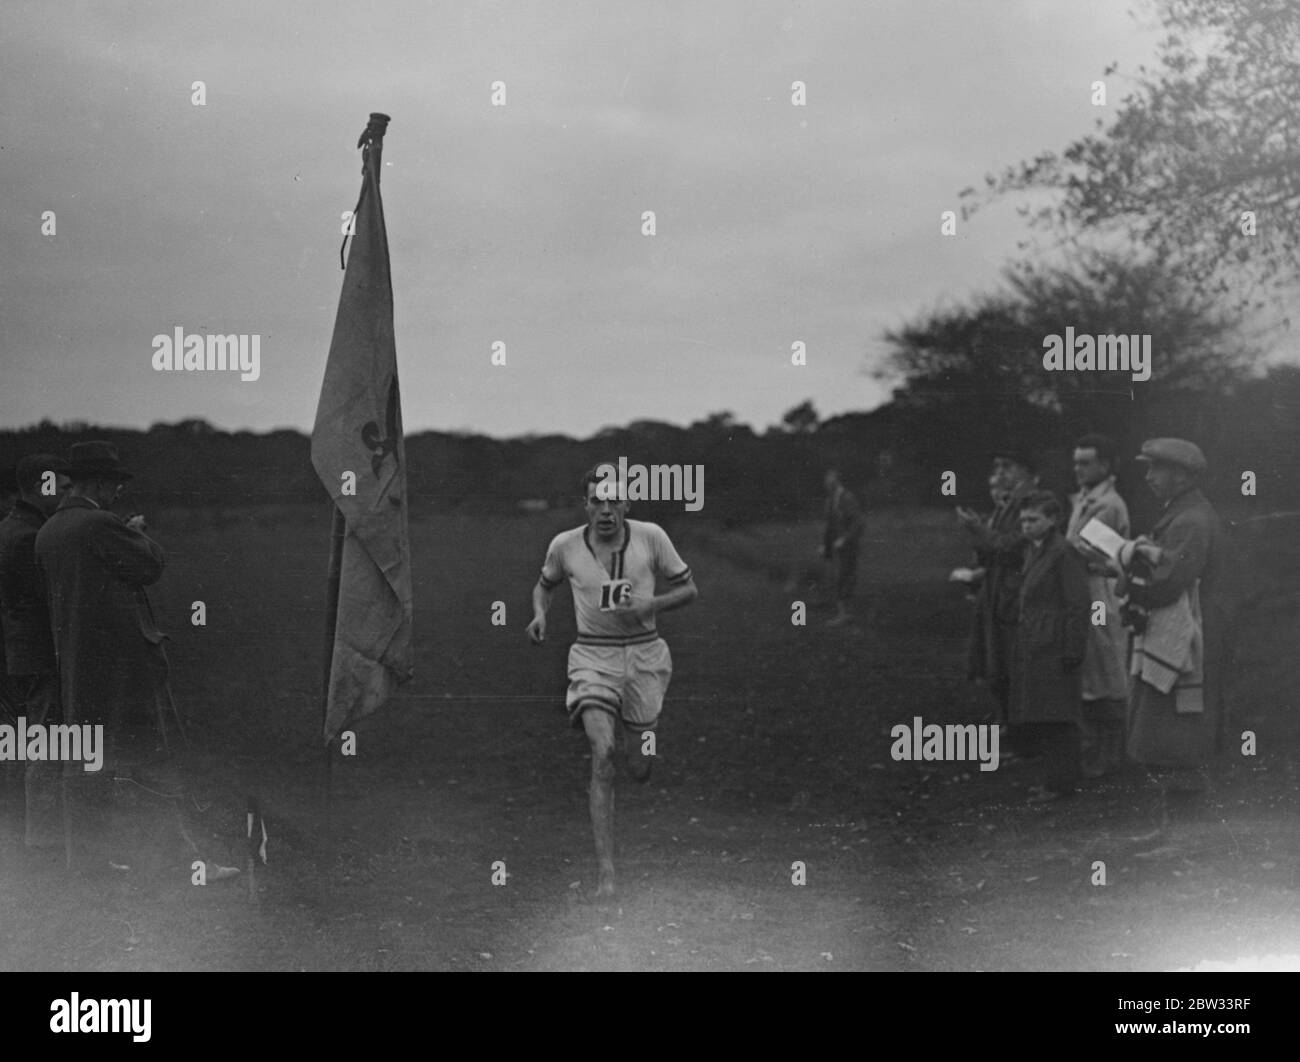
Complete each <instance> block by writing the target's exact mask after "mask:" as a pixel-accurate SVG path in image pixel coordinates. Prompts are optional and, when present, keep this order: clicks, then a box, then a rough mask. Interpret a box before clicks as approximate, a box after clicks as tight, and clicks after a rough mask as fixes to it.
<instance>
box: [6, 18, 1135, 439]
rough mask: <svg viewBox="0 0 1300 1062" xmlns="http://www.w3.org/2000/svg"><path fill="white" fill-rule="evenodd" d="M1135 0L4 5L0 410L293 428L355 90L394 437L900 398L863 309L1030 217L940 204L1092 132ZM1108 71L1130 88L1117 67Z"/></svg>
mask: <svg viewBox="0 0 1300 1062" xmlns="http://www.w3.org/2000/svg"><path fill="white" fill-rule="evenodd" d="M1130 8H1136V9H1137V10H1138V12H1139V14H1140V15H1144V17H1145V18H1146V21H1140V20H1139V21H1135V20H1134V19H1133V18H1132V17H1131V16H1130V15H1129V14H1128V11H1129V9H1130ZM1144 13H1145V14H1144ZM1149 15H1150V11H1149V8H1146V7H1145V6H1144V5H1143V3H1142V2H1141V0H1136V2H1135V0H1088V2H1086V3H1085V2H1082V0H943V2H939V0H886V2H864V0H815V2H813V0H810V2H803V3H797V2H777V0H773V2H761V0H760V2H755V0H734V2H725V3H723V2H703V0H701V2H699V3H694V4H685V3H681V4H678V3H657V2H649V0H641V2H634V3H612V2H598V3H579V2H546V3H534V2H529V3H523V2H515V3H496V2H484V3H430V2H427V0H411V2H404V3H393V2H387V0H378V2H376V3H373V4H357V3H352V2H347V3H345V2H328V3H324V2H318V3H310V4H306V3H290V2H284V0H276V2H274V3H265V2H242V0H239V2H236V0H221V2H217V0H204V2H202V3H142V2H139V0H132V2H131V3H130V4H129V5H127V4H122V3H114V4H107V3H99V4H71V3H62V2H57V0H37V2H34V3H19V2H15V0H5V2H4V17H3V21H2V22H0V40H2V42H3V43H2V44H0V187H2V188H3V200H2V201H0V237H2V238H3V247H4V254H3V257H2V258H0V371H2V373H3V380H2V382H0V426H4V427H14V426H20V425H26V424H31V423H34V422H35V421H37V420H39V419H41V418H42V417H49V418H51V419H53V420H55V421H56V422H64V421H67V420H73V419H81V420H89V421H92V422H96V423H100V424H111V425H128V426H139V427H145V426H148V425H149V424H151V423H153V422H155V421H158V420H166V421H174V420H178V419H181V418H184V417H189V416H197V417H203V418H206V419H208V420H210V421H212V422H213V423H214V424H216V425H218V426H220V427H224V428H229V429H237V428H251V429H253V430H266V429H270V428H273V427H296V428H301V429H304V430H307V429H309V428H310V426H311V422H312V419H313V416H314V413H315V408H316V400H317V395H318V391H319V386H320V379H321V374H322V371H323V368H324V362H325V355H326V352H327V350H328V347H329V340H330V335H331V331H332V328H333V322H334V313H335V309H336V306H337V300H338V294H339V287H340V283H341V280H342V273H341V272H340V270H339V260H338V249H339V242H340V239H341V234H340V225H341V219H340V215H341V214H342V212H343V211H345V210H348V209H349V208H351V207H352V206H353V205H354V203H355V201H356V196H357V191H358V188H359V181H360V154H359V152H357V151H356V150H355V144H356V138H357V135H358V134H359V133H360V131H361V129H362V128H363V127H364V125H365V122H366V118H367V115H368V114H369V112H370V111H372V110H373V111H384V112H386V113H388V114H389V115H391V116H392V124H391V125H390V127H389V130H388V137H387V139H386V141H385V148H384V160H385V163H386V165H385V167H384V185H383V194H384V206H385V211H386V214H387V220H388V234H389V240H390V243H391V250H392V269H393V287H394V298H395V305H396V310H395V314H396V333H397V356H398V362H399V366H400V373H401V378H402V396H403V412H404V419H405V423H406V428H407V431H408V432H410V431H418V430H422V429H427V428H437V429H443V430H446V429H470V430H474V431H482V432H486V433H489V434H494V435H517V434H522V433H525V432H563V433H567V434H573V435H579V436H582V435H586V434H589V433H591V432H593V431H595V430H596V429H598V428H600V427H602V426H604V425H609V424H622V423H626V422H627V421H629V420H633V419H639V418H650V419H657V420H667V421H671V422H674V423H679V424H686V423H689V422H691V421H693V420H697V419H699V418H701V417H703V416H705V415H707V414H708V413H711V412H716V411H720V410H730V411H732V412H733V413H735V414H736V416H737V417H738V418H739V419H740V420H742V421H745V422H748V423H751V424H754V425H755V426H757V427H765V426H766V425H768V424H771V423H773V422H775V421H777V420H779V418H780V416H781V414H782V413H783V412H784V411H786V410H787V409H789V408H790V407H791V406H793V405H796V404H797V403H799V402H800V401H802V400H804V399H805V398H811V399H812V400H813V402H814V403H815V405H816V407H817V409H818V411H819V412H820V413H821V414H822V415H823V416H828V415H833V414H837V413H842V412H846V411H849V410H856V409H869V408H871V407H873V406H875V405H877V404H879V403H880V402H881V401H883V400H884V399H885V398H886V397H887V395H886V394H885V392H884V391H882V389H881V388H880V386H879V385H877V384H876V383H875V382H873V381H872V380H871V379H870V378H868V376H867V375H866V371H867V370H868V369H869V368H870V367H871V366H872V365H873V364H875V363H876V362H877V361H878V360H879V359H880V357H881V355H882V353H883V350H884V347H883V344H882V342H881V338H880V337H881V333H882V331H883V330H885V329H886V328H890V327H895V326H898V325H900V324H902V323H903V322H904V321H906V320H908V319H910V318H912V317H914V316H915V315H917V314H918V313H920V312H923V311H924V310H926V309H929V308H933V307H934V306H936V305H939V304H942V303H944V302H945V301H952V300H956V299H960V298H961V297H963V296H966V295H969V294H970V293H972V292H976V291H981V290H986V289H988V288H990V287H991V286H993V285H995V284H996V282H997V279H998V273H999V270H1000V268H1001V267H1002V266H1003V265H1004V264H1005V262H1006V261H1007V259H1008V258H1009V256H1010V255H1011V254H1012V253H1013V251H1014V247H1015V243H1016V240H1017V239H1018V238H1021V237H1022V236H1023V235H1024V230H1023V229H1022V228H1021V226H1020V222H1019V219H1018V218H1017V217H1016V216H1015V212H1014V204H1011V203H1008V204H1007V205H1005V206H1000V207H998V208H997V209H995V210H992V211H989V212H988V213H982V214H980V215H978V216H977V217H976V218H974V219H972V221H971V223H970V224H969V225H968V226H962V227H961V228H960V230H959V234H958V235H957V236H956V237H953V238H944V237H943V236H941V235H940V231H939V229H940V214H941V212H942V211H943V210H945V209H950V208H952V209H956V208H957V206H958V201H957V192H958V191H960V190H961V189H962V188H963V187H966V186H967V185H970V184H976V183H978V182H979V181H980V180H981V179H982V178H983V176H984V174H985V173H987V172H989V171H990V170H994V169H998V168H1000V167H1001V166H1003V165H1005V164H1008V163H1013V162H1016V161H1018V160H1020V159H1022V158H1026V157H1029V156H1032V155H1034V154H1036V153H1037V152H1039V151H1041V150H1045V149H1049V148H1053V149H1054V148H1060V147H1063V146H1065V145H1066V144H1067V143H1068V142H1069V141H1070V140H1071V139H1072V138H1074V137H1076V136H1078V135H1080V134H1081V133H1083V132H1086V131H1087V130H1088V129H1089V128H1090V127H1091V124H1092V123H1093V121H1094V120H1095V119H1096V118H1097V117H1098V115H1099V112H1098V110H1097V109H1096V108H1094V107H1093V106H1092V105H1091V104H1090V102H1089V95H1090V85H1091V83H1092V81H1094V80H1095V79H1097V78H1099V77H1100V76H1101V73H1102V70H1103V69H1104V68H1105V66H1106V65H1107V64H1108V63H1110V62H1112V61H1116V60H1118V61H1119V62H1120V64H1121V69H1120V72H1121V74H1123V73H1125V72H1133V71H1134V70H1135V69H1136V67H1137V65H1138V64H1139V63H1141V62H1144V61H1146V62H1149V61H1150V59H1151V58H1152V55H1153V50H1154V44H1155V42H1156V40H1157V39H1158V36H1159V33H1158V27H1157V26H1156V25H1155V24H1154V22H1153V21H1152V20H1151V19H1150V17H1149ZM796 80H799V81H803V82H805V83H806V85H807V105H806V106H803V107H796V106H792V105H791V83H792V82H793V81H796ZM195 81H203V82H204V83H205V86H206V105H205V106H195V105H193V104H192V102H191V96H192V89H191V85H192V83H193V82H195ZM494 81H502V82H504V83H505V85H506V106H505V107H494V106H492V105H491V99H490V96H491V85H492V83H493V82H494ZM1110 87H1111V94H1112V101H1117V100H1118V98H1119V97H1120V96H1121V95H1122V94H1123V92H1124V90H1125V88H1126V83H1125V82H1124V81H1123V80H1122V79H1118V78H1117V79H1112V80H1111V82H1110ZM47 210H49V211H54V212H55V215H56V224H57V232H56V235H54V236H53V237H50V236H43V235H42V234H41V218H42V213H43V212H44V211H47ZM647 210H652V211H654V212H655V215H656V223H657V234H656V235H655V236H653V237H648V236H643V235H642V234H641V215H642V212H643V211H647ZM177 326H180V327H183V328H184V329H185V330H186V331H187V332H191V333H203V334H207V333H222V334H229V333H245V334H250V335H251V334H254V333H256V334H259V335H260V336H261V337H262V338H261V377H260V379H258V380H257V381H256V382H241V381H240V380H239V378H238V376H237V375H233V374H231V375H215V374H208V373H175V374H169V375H168V374H159V373H156V372H155V371H154V370H153V369H152V367H151V358H152V354H153V348H152V346H151V341H152V338H153V337H154V336H155V335H157V334H160V333H167V334H170V333H171V332H172V331H173V330H174V329H175V328H176V327H177ZM495 340H501V341H504V342H505V343H506V350H507V355H506V360H507V364H506V366H505V367H493V366H492V365H491V363H490V354H491V345H492V343H493V341H495ZM796 340H803V341H804V342H805V343H806V344H807V349H808V364H807V366H806V367H795V366H792V365H791V364H790V348H791V343H793V342H794V341H796Z"/></svg>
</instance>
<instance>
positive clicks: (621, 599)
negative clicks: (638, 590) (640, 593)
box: [600, 579, 632, 612]
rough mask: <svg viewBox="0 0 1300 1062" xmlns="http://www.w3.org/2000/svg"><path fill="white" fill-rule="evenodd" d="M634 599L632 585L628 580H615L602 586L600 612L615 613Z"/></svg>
mask: <svg viewBox="0 0 1300 1062" xmlns="http://www.w3.org/2000/svg"><path fill="white" fill-rule="evenodd" d="M631 597H632V584H631V583H630V582H629V581H628V580H627V579H614V580H612V581H610V582H608V583H601V586H600V611H601V612H613V611H614V610H615V609H620V608H623V607H624V606H625V605H626V604H627V602H628V600H629V599H630V598H631Z"/></svg>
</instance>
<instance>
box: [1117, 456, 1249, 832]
mask: <svg viewBox="0 0 1300 1062" xmlns="http://www.w3.org/2000/svg"><path fill="white" fill-rule="evenodd" d="M1137 459H1138V460H1139V461H1142V462H1144V463H1145V464H1146V466H1147V471H1146V482H1147V486H1148V487H1150V489H1151V492H1152V493H1153V494H1154V495H1155V496H1156V498H1157V499H1158V500H1159V501H1161V502H1163V503H1164V508H1163V510H1162V511H1161V513H1160V516H1159V518H1158V519H1157V520H1156V522H1155V526H1154V527H1153V528H1152V529H1151V534H1150V536H1149V537H1147V536H1143V537H1141V538H1139V539H1138V540H1137V545H1136V548H1134V547H1131V546H1130V547H1126V548H1124V549H1123V550H1121V557H1120V563H1119V565H1118V567H1119V569H1120V573H1121V578H1120V580H1119V582H1118V584H1117V589H1118V590H1119V592H1120V593H1123V594H1127V597H1128V601H1129V604H1130V606H1131V610H1132V611H1131V612H1130V616H1131V617H1132V626H1133V628H1134V637H1133V653H1132V665H1131V669H1130V670H1131V676H1130V677H1131V683H1132V684H1131V690H1130V693H1129V725H1128V755H1129V758H1130V759H1132V760H1134V761H1135V762H1137V763H1138V764H1141V765H1143V766H1144V767H1146V768H1147V769H1148V771H1149V772H1151V774H1152V775H1153V777H1156V778H1158V779H1159V780H1160V781H1161V783H1162V784H1161V798H1160V828H1159V829H1158V830H1157V836H1159V835H1161V834H1162V832H1163V830H1164V829H1165V828H1167V827H1168V826H1169V825H1170V824H1171V821H1177V820H1178V819H1179V818H1185V817H1189V816H1190V815H1192V814H1193V813H1194V812H1195V811H1196V810H1197V807H1198V805H1199V803H1200V801H1201V800H1202V798H1203V796H1204V789H1205V777H1204V773H1203V771H1204V768H1205V767H1206V766H1207V765H1208V764H1209V763H1210V761H1211V759H1212V758H1213V755H1214V750H1215V736H1216V727H1217V717H1218V714H1219V712H1220V711H1221V704H1220V690H1221V688H1222V681H1223V675H1222V669H1223V664H1224V653H1223V646H1224V644H1225V638H1226V634H1227V624H1228V621H1229V617H1230V615H1231V611H1232V606H1231V602H1232V598H1231V586H1230V580H1229V579H1228V577H1227V571H1226V566H1227V558H1228V554H1227V541H1226V538H1225V536H1224V529H1223V525H1222V523H1221V522H1220V520H1219V517H1218V514H1217V513H1215V511H1214V509H1213V507H1212V506H1211V505H1210V503H1209V501H1208V500H1207V499H1206V497H1205V495H1204V494H1202V493H1201V491H1200V489H1199V487H1198V486H1197V483H1198V481H1199V478H1200V475H1201V473H1202V472H1204V471H1205V455H1204V454H1202V453H1201V449H1200V447H1199V446H1197V445H1196V444H1195V443H1191V442H1188V441H1187V440H1185V439H1148V440H1147V441H1146V442H1145V443H1143V444H1142V452H1141V453H1140V454H1139V455H1138V458H1137Z"/></svg>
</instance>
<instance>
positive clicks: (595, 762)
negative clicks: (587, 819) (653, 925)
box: [582, 705, 618, 896]
mask: <svg viewBox="0 0 1300 1062" xmlns="http://www.w3.org/2000/svg"><path fill="white" fill-rule="evenodd" d="M617 722H618V721H617V720H616V719H615V717H614V716H613V715H612V714H611V713H610V712H609V711H608V710H607V709H605V708H601V707H595V706H594V705H593V706H590V707H584V708H583V709H582V727H583V729H584V730H585V731H586V732H587V740H588V741H590V742H591V789H590V794H591V828H592V832H593V833H594V834H595V837H596V861H597V863H598V865H599V868H600V876H599V879H598V883H597V886H596V895H597V896H612V895H613V894H614V737H615V735H614V727H615V726H616V725H617Z"/></svg>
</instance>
